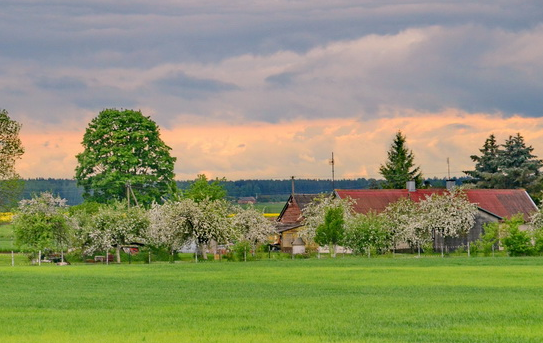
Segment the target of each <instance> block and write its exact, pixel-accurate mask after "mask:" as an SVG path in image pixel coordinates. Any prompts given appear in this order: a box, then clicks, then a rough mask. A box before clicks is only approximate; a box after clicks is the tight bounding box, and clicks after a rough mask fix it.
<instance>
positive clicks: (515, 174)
mask: <svg viewBox="0 0 543 343" xmlns="http://www.w3.org/2000/svg"><path fill="white" fill-rule="evenodd" d="M533 150H534V148H532V147H531V146H526V143H525V142H524V137H522V136H521V135H520V133H517V134H516V135H515V136H509V139H507V140H506V141H505V144H501V145H497V144H496V138H495V137H494V135H490V137H489V138H487V139H486V141H485V144H484V145H483V148H482V149H479V151H480V152H481V153H482V155H481V156H476V155H472V156H471V159H472V160H473V161H474V162H476V164H475V170H468V171H465V172H464V173H466V174H467V175H469V176H471V177H473V178H474V179H475V180H474V183H475V184H476V186H477V187H479V188H506V189H507V188H525V189H527V190H528V191H529V192H531V193H532V195H533V194H535V193H536V192H537V190H538V189H539V188H540V187H541V186H540V182H539V180H540V178H541V177H540V172H539V169H540V168H541V167H542V166H543V161H542V160H540V159H538V158H537V156H535V155H533V154H532V152H533Z"/></svg>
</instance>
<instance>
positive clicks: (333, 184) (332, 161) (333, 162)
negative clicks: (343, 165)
mask: <svg viewBox="0 0 543 343" xmlns="http://www.w3.org/2000/svg"><path fill="white" fill-rule="evenodd" d="M335 163H336V161H334V152H332V159H331V160H329V161H328V164H330V165H331V166H332V190H334V189H336V182H335V175H334V165H335Z"/></svg>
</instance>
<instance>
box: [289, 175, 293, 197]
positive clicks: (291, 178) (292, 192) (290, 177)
mask: <svg viewBox="0 0 543 343" xmlns="http://www.w3.org/2000/svg"><path fill="white" fill-rule="evenodd" d="M290 179H291V182H292V195H294V176H291V177H290Z"/></svg>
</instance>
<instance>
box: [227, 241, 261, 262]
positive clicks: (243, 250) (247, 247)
mask: <svg viewBox="0 0 543 343" xmlns="http://www.w3.org/2000/svg"><path fill="white" fill-rule="evenodd" d="M251 249H252V247H251V243H249V242H247V241H240V242H237V243H236V244H234V246H233V247H232V252H233V254H234V258H235V259H236V260H237V261H245V260H247V261H249V260H254V259H255V258H254V256H252V254H251Z"/></svg>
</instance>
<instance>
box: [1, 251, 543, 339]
mask: <svg viewBox="0 0 543 343" xmlns="http://www.w3.org/2000/svg"><path fill="white" fill-rule="evenodd" d="M8 258H11V257H10V256H9V255H0V259H3V260H4V262H3V263H1V264H0V265H1V267H0V290H1V291H0V304H1V311H0V342H78V343H82V342H493V343H496V342H542V341H543V306H542V305H543V286H542V285H543V259H542V258H505V257H500V258H471V259H468V258H465V257H451V258H445V259H442V258H437V257H423V258H414V257H408V258H394V259H393V258H375V259H367V258H360V257H359V258H352V257H348V258H338V259H335V260H332V259H321V260H318V259H309V260H284V261H258V262H247V263H243V262H206V263H198V264H196V263H189V262H183V263H176V264H164V263H162V264H151V265H146V264H132V265H109V266H106V265H71V266H66V267H59V266H51V265H47V266H41V267H38V266H19V267H17V266H16V267H10V266H8V263H6V261H5V260H6V259H8ZM18 258H21V257H18Z"/></svg>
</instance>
